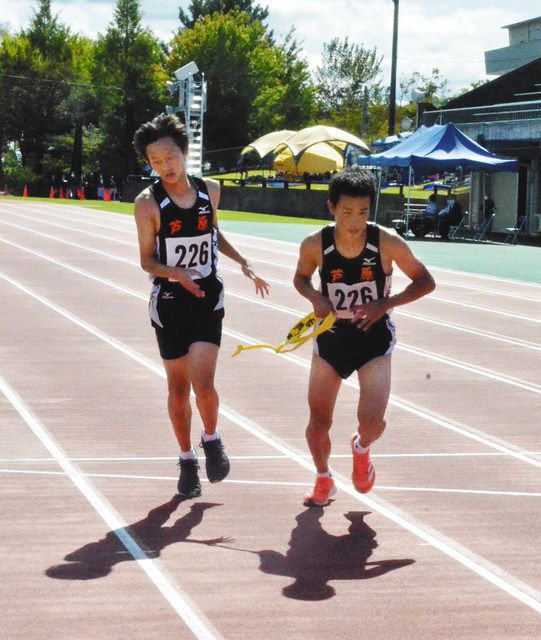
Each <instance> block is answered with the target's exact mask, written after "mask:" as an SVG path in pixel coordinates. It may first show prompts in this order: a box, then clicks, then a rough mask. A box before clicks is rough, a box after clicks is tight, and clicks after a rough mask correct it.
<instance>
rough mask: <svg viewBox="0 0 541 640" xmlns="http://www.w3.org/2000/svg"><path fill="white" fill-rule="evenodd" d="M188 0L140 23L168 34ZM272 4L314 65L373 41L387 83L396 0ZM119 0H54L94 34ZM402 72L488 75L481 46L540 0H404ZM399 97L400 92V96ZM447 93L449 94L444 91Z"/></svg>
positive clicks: (19, 22) (12, 20) (454, 81)
mask: <svg viewBox="0 0 541 640" xmlns="http://www.w3.org/2000/svg"><path fill="white" fill-rule="evenodd" d="M189 4H190V3H189V0H160V1H159V2H156V0H140V6H141V9H142V14H143V24H144V25H145V26H148V27H149V28H150V29H151V30H152V31H153V32H154V33H155V34H156V36H158V37H159V38H161V39H162V40H165V41H168V40H170V38H171V37H172V35H173V33H174V32H175V31H176V30H177V29H178V26H179V24H180V23H179V20H178V9H179V7H182V8H183V9H184V10H186V9H187V7H188V6H189ZM257 4H260V5H262V6H266V7H268V9H269V17H268V18H267V21H266V24H267V25H268V26H269V27H270V28H271V29H273V30H274V33H275V36H276V38H277V40H278V41H280V40H281V39H283V37H284V36H285V35H286V34H287V32H288V31H289V29H290V28H291V26H294V27H295V30H296V31H295V32H296V37H297V40H298V41H299V42H300V43H301V47H302V50H303V53H304V56H305V58H306V60H307V61H308V63H309V65H310V68H311V69H312V70H315V69H316V67H317V66H318V65H319V64H320V63H321V54H322V51H323V44H324V43H325V42H329V41H330V40H331V39H332V38H336V37H338V38H344V37H345V36H347V37H348V39H349V41H350V43H356V44H358V45H362V46H363V47H364V48H365V49H372V48H374V47H376V49H377V52H378V54H379V56H383V63H382V81H383V83H384V84H388V83H389V77H390V67H391V46H392V33H393V11H394V3H393V1H392V0H294V1H293V2H291V0H258V2H257ZM115 5H116V2H110V1H108V0H52V11H53V13H54V14H56V15H58V17H59V18H60V20H61V22H62V23H64V24H66V25H67V26H69V27H70V29H71V30H72V31H73V32H80V33H83V34H85V35H87V36H89V37H92V38H93V37H95V36H96V35H97V34H98V33H100V32H101V33H103V32H105V31H106V29H107V25H108V24H109V22H110V21H111V19H112V16H113V11H114V7H115ZM34 7H36V3H35V2H28V1H23V0H0V23H4V24H7V25H8V26H9V27H10V28H11V29H12V30H14V31H17V30H19V29H20V28H22V27H24V26H25V25H26V24H27V23H28V20H29V18H30V16H31V15H32V13H33V8H34ZM399 8H400V12H399V32H398V62H397V74H398V77H399V79H400V78H401V77H408V76H411V74H412V73H413V72H415V71H418V72H419V73H420V74H421V75H424V76H430V75H431V74H432V69H434V68H437V69H439V70H440V73H441V75H442V76H443V77H444V78H446V79H447V80H448V81H449V89H448V94H449V95H448V96H447V97H450V94H452V93H456V92H457V91H458V90H460V89H462V88H465V87H470V85H471V83H472V82H476V81H479V80H483V79H492V78H493V77H490V76H487V75H486V74H485V66H484V52H485V51H488V50H491V49H498V48H500V47H505V46H507V44H508V42H509V39H508V30H507V29H502V27H504V26H506V25H509V24H513V23H515V22H520V21H522V20H529V19H531V18H536V17H538V16H541V3H540V2H539V0H451V1H449V0H444V1H441V0H400V2H399ZM398 97H399V98H400V97H401V96H398ZM441 97H446V96H441Z"/></svg>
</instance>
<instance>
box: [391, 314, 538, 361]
mask: <svg viewBox="0 0 541 640" xmlns="http://www.w3.org/2000/svg"><path fill="white" fill-rule="evenodd" d="M393 313H394V314H396V315H400V316H404V317H406V318H412V319H413V320H419V321H420V322H426V323H428V324H434V325H436V326H438V327H447V328H449V329H453V330H455V331H460V332H462V333H469V334H471V335H473V336H476V337H479V336H482V337H483V338H488V339H489V340H495V341H496V342H504V343H506V344H512V345H514V346H518V347H525V348H526V349H530V350H532V351H541V344H539V343H537V342H530V341H529V340H523V339H522V338H510V337H509V336H504V335H502V334H501V333H496V332H494V331H487V330H486V329H477V328H472V327H468V326H466V325H463V324H459V323H457V322H445V321H444V320H438V319H437V318H431V317H429V316H423V315H420V314H418V313H412V312H411V311H402V310H400V309H396V310H395V311H393Z"/></svg>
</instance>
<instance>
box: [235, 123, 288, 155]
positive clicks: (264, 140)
mask: <svg viewBox="0 0 541 640" xmlns="http://www.w3.org/2000/svg"><path fill="white" fill-rule="evenodd" d="M294 133H295V132H294V131H290V130H289V129H283V130H282V131H272V132H271V133H267V134H265V135H264V136H261V137H260V138H258V139H257V140H254V141H253V142H251V143H250V144H249V145H247V146H246V147H244V149H243V150H242V151H241V152H240V155H241V156H243V155H245V154H247V153H250V151H255V152H256V153H258V154H259V157H260V158H264V157H265V156H266V155H267V154H268V153H270V152H271V151H273V150H274V149H275V148H276V147H277V146H278V145H280V144H283V143H284V142H285V141H286V140H288V139H289V138H290V137H291V136H292V135H293V134H294Z"/></svg>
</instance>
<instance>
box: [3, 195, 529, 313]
mask: <svg viewBox="0 0 541 640" xmlns="http://www.w3.org/2000/svg"><path fill="white" fill-rule="evenodd" d="M51 204H53V206H54V203H47V204H44V205H37V204H36V205H32V206H30V205H28V204H26V203H25V205H24V210H27V209H30V208H31V209H32V210H37V211H39V212H40V214H44V215H48V216H53V217H54V218H57V219H61V220H64V221H67V222H72V221H73V215H72V216H66V215H62V214H59V213H51V212H50V211H49V210H48V209H49V208H50V206H51ZM0 205H1V206H0V212H1V210H2V208H5V209H9V211H10V212H12V211H13V210H14V209H19V208H23V205H22V204H19V203H14V202H12V203H0ZM60 206H62V207H69V211H70V212H72V213H73V214H75V215H76V216H77V220H79V221H84V222H85V223H88V224H94V223H92V222H91V221H89V220H88V219H84V218H83V216H85V215H93V216H98V217H99V219H100V220H102V221H111V222H113V223H116V222H120V223H121V224H125V225H126V226H125V228H129V229H130V230H133V228H134V224H135V223H134V221H133V217H131V216H130V215H127V214H120V213H115V212H113V211H102V210H100V209H93V208H91V207H88V208H84V207H79V206H71V207H70V206H69V205H60ZM56 211H58V209H56ZM62 211H63V209H62ZM84 212H86V213H84ZM19 215H22V214H19ZM225 222H229V221H225ZM328 223H329V221H327V220H322V221H321V225H322V226H323V225H325V224H328ZM317 226H318V225H317V224H314V225H306V230H307V233H308V232H309V231H310V230H311V228H312V227H317ZM107 228H108V229H110V230H120V231H123V229H119V228H118V227H116V226H108V227H107ZM227 234H228V235H231V236H233V237H235V238H238V242H239V243H241V245H242V246H244V247H248V248H251V249H257V250H258V251H270V252H274V253H277V254H280V255H287V256H291V257H293V258H298V247H299V243H298V242H290V241H287V240H277V239H274V238H268V237H266V236H257V238H258V239H257V241H255V240H254V236H253V235H248V234H245V233H239V232H237V231H232V230H227ZM264 243H267V245H268V246H264ZM277 246H278V247H282V246H286V247H292V248H294V249H295V251H284V250H282V249H279V248H277ZM277 266H283V263H280V264H278V265H277ZM429 266H430V269H431V270H432V271H439V272H442V273H448V274H451V275H454V276H459V277H460V278H463V277H464V276H467V277H468V278H472V279H478V280H487V281H489V282H495V283H499V284H501V283H509V284H513V285H518V286H524V287H530V288H534V289H541V284H537V283H534V282H527V281H525V280H513V279H512V278H505V277H500V276H489V275H485V274H480V273H474V272H472V271H460V270H458V269H449V268H447V267H439V266H435V265H429ZM442 284H446V285H450V286H457V287H461V286H463V285H459V284H456V283H452V282H445V283H443V282H442ZM478 291H481V292H483V293H489V294H492V293H494V291H493V290H491V289H478ZM497 293H498V294H500V295H512V296H513V297H514V294H506V293H505V292H501V291H500V292H497ZM527 299H530V298H527ZM533 300H534V301H536V300H537V299H533Z"/></svg>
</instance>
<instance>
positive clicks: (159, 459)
mask: <svg viewBox="0 0 541 640" xmlns="http://www.w3.org/2000/svg"><path fill="white" fill-rule="evenodd" d="M522 453H524V454H526V455H531V456H537V455H541V451H523V452H522ZM227 455H228V458H229V459H230V460H256V461H260V460H287V457H286V456H283V455H250V456H239V455H230V454H229V453H228V454H227ZM302 455H303V456H304V457H305V458H306V459H307V460H308V459H311V456H310V454H308V453H305V454H302ZM370 455H371V457H372V458H484V457H494V456H498V457H505V456H508V455H509V454H507V453H502V452H501V451H477V452H473V451H472V452H462V453H455V452H445V453H444V452H441V453H371V454H370ZM330 457H331V458H337V459H340V458H343V459H351V453H331V456H330ZM69 460H71V461H72V462H171V461H177V460H178V456H105V457H99V458H96V457H88V456H85V457H77V458H69ZM0 462H1V463H2V464H20V463H36V462H37V463H52V462H56V461H55V459H54V458H0Z"/></svg>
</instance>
